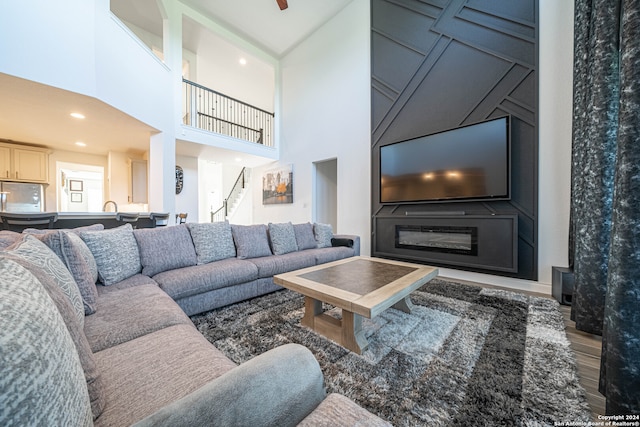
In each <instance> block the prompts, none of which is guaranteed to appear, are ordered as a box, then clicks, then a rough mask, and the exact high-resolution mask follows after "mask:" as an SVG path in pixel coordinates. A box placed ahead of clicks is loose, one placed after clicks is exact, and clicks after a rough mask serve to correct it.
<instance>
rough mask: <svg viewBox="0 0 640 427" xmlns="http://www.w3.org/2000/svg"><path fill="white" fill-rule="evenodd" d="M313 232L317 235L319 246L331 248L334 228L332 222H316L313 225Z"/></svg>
mask: <svg viewBox="0 0 640 427" xmlns="http://www.w3.org/2000/svg"><path fill="white" fill-rule="evenodd" d="M313 234H314V235H315V237H316V242H318V247H319V248H330V247H331V238H332V237H333V230H332V227H331V224H320V223H315V224H314V225H313Z"/></svg>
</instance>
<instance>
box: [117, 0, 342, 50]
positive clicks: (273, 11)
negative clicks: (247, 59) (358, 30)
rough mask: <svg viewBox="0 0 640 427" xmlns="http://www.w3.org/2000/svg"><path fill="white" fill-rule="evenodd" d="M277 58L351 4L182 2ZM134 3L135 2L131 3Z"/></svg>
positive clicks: (316, 0)
mask: <svg viewBox="0 0 640 427" xmlns="http://www.w3.org/2000/svg"><path fill="white" fill-rule="evenodd" d="M181 1H182V3H184V4H186V5H187V6H189V7H191V8H193V9H194V10H196V11H198V12H201V13H202V14H204V15H206V16H209V17H211V18H212V19H214V20H215V21H217V22H219V23H221V24H222V25H224V26H226V27H227V28H228V29H230V30H231V31H232V32H234V33H236V34H239V35H241V36H243V37H244V38H246V39H248V40H249V41H251V42H252V44H254V45H256V46H259V47H262V48H263V49H264V50H266V51H268V52H270V53H271V54H273V55H274V56H276V57H280V56H282V55H283V54H286V53H287V52H288V51H289V50H290V49H291V48H293V47H295V46H296V45H297V44H299V43H300V42H301V41H302V40H304V39H305V38H307V37H308V36H309V35H310V34H311V33H313V32H314V31H316V30H317V29H318V28H320V27H321V26H322V25H324V24H325V23H326V22H327V21H329V20H330V19H331V18H332V17H334V16H335V15H336V14H337V13H338V12H340V11H341V10H342V9H344V7H345V6H347V5H348V4H349V3H351V1H352V0H289V1H288V3H289V7H288V8H287V9H285V10H282V11H281V10H280V8H279V7H278V4H277V3H276V0H233V1H229V0H181ZM129 3H134V2H129Z"/></svg>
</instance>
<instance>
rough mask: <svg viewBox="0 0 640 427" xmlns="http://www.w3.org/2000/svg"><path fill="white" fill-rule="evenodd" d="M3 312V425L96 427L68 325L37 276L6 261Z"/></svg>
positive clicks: (1, 271) (0, 278)
mask: <svg viewBox="0 0 640 427" xmlns="http://www.w3.org/2000/svg"><path fill="white" fill-rule="evenodd" d="M0 313H2V333H1V334H0V348H1V349H2V352H1V354H0V357H1V359H2V363H0V378H1V379H2V380H0V402H2V410H0V425H3V426H7V425H34V426H35V425H41V426H52V425H60V426H62V425H65V426H71V425H74V426H80V425H83V426H89V425H91V422H92V419H93V414H92V413H91V403H90V401H89V393H88V392H87V386H86V380H85V376H84V373H83V371H82V366H81V365H80V360H79V358H78V353H77V352H76V348H75V345H74V343H73V340H72V339H71V336H70V335H69V331H68V329H67V327H66V325H65V323H64V320H63V319H62V317H61V316H60V313H59V312H58V310H57V309H56V307H55V305H54V303H53V301H52V300H51V298H50V297H49V295H48V294H47V292H46V291H45V290H44V288H43V287H42V285H41V284H40V283H39V282H38V280H37V279H36V278H35V277H34V276H33V274H31V273H30V272H29V271H27V270H26V269H25V268H24V267H22V266H20V265H18V264H17V263H16V262H14V261H11V260H9V259H2V258H0Z"/></svg>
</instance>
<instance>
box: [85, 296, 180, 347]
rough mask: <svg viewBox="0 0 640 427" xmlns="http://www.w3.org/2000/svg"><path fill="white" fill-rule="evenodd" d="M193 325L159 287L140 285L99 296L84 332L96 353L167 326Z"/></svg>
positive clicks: (87, 319)
mask: <svg viewBox="0 0 640 427" xmlns="http://www.w3.org/2000/svg"><path fill="white" fill-rule="evenodd" d="M179 324H187V325H189V324H191V320H189V318H188V317H187V316H186V315H185V314H184V312H183V311H182V310H181V309H180V307H179V306H178V305H177V304H176V303H175V302H174V301H173V300H172V299H171V298H170V297H169V296H168V295H167V294H166V293H164V292H163V291H162V290H161V289H160V288H158V286H157V285H155V284H154V285H140V286H136V287H135V288H127V289H121V290H119V291H113V292H109V293H106V294H103V295H100V297H99V298H98V302H97V310H96V313H95V314H93V315H91V316H88V317H87V318H86V320H85V325H84V333H85V335H86V336H87V340H88V341H89V345H90V346H91V349H92V350H93V351H94V352H98V351H101V350H104V349H105V348H109V347H113V346H115V345H118V344H121V343H123V342H126V341H130V340H133V339H136V338H138V337H140V336H142V335H146V334H149V333H151V332H154V331H157V330H159V329H162V328H166V327H167V326H172V325H179Z"/></svg>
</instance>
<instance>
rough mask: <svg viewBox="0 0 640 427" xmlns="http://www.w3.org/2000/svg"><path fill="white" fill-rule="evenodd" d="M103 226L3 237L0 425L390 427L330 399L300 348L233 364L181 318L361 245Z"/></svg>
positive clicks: (291, 233)
mask: <svg viewBox="0 0 640 427" xmlns="http://www.w3.org/2000/svg"><path fill="white" fill-rule="evenodd" d="M100 228H101V227H100V226H91V227H84V228H81V229H75V230H55V231H37V230H32V231H25V232H23V233H22V234H17V233H10V232H0V312H1V313H2V325H1V331H0V334H1V335H0V355H1V358H2V360H1V362H2V363H1V366H0V401H1V402H2V405H1V407H0V425H3V426H4V425H20V426H23V425H47V426H53V425H60V426H75V425H96V426H126V425H132V424H136V425H140V426H152V425H153V426H155V425H166V426H180V425H184V426H198V425H222V426H231V425H237V426H243V425H246V426H259V425H274V426H275V425H277V426H284V425H298V424H299V425H388V424H387V423H386V422H384V421H383V420H381V419H380V418H378V417H376V416H374V415H372V414H371V413H369V412H368V411H366V410H365V409H363V408H361V407H360V406H358V405H357V404H355V403H354V402H352V401H351V400H349V399H347V398H346V397H344V396H341V395H337V394H330V395H328V396H327V395H326V392H325V390H324V387H323V377H322V372H321V371H320V368H319V365H318V363H317V361H316V360H315V358H314V357H313V355H312V354H311V353H310V352H309V350H307V349H306V348H305V347H302V346H300V345H297V344H288V345H285V346H282V347H279V348H276V349H274V350H271V351H269V352H266V353H264V354H262V355H260V356H258V357H256V358H254V359H252V360H250V361H249V362H246V363H244V364H242V365H239V366H236V364H235V363H233V362H232V361H231V360H230V359H228V358H227V357H226V356H225V355H224V354H223V353H222V352H220V351H219V350H218V349H216V348H215V347H214V346H213V345H211V344H210V343H209V342H208V341H207V340H206V339H205V338H204V337H203V336H202V335H201V334H200V333H199V332H198V331H197V330H196V329H195V328H194V326H193V324H192V323H191V321H190V319H189V317H188V315H191V314H195V313H200V312H203V311H207V310H210V309H212V308H216V307H219V306H223V305H227V304H230V303H233V302H237V301H241V300H244V299H247V298H251V297H254V296H257V295H261V294H264V293H267V292H272V291H275V290H277V289H279V287H277V286H275V285H274V284H273V275H274V274H278V273H282V272H285V271H289V270H292V269H296V268H302V267H307V266H310V265H315V264H318V263H324V262H328V261H332V260H335V259H340V258H344V257H348V256H353V255H357V254H359V240H358V237H356V236H333V235H331V231H330V229H327V228H326V227H325V226H322V225H316V226H315V227H314V226H313V225H311V224H296V225H292V224H289V223H287V224H269V225H255V226H236V225H229V224H228V223H214V224H186V225H178V226H172V227H165V228H156V229H140V230H133V229H132V228H131V227H130V226H129V225H126V226H123V227H119V228H117V229H110V230H101V229H100ZM332 238H333V239H334V240H333V243H334V245H335V244H336V243H339V244H340V246H333V245H332V243H331V242H332V240H331V239H332ZM96 282H97V283H99V284H98V285H97V286H96Z"/></svg>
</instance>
